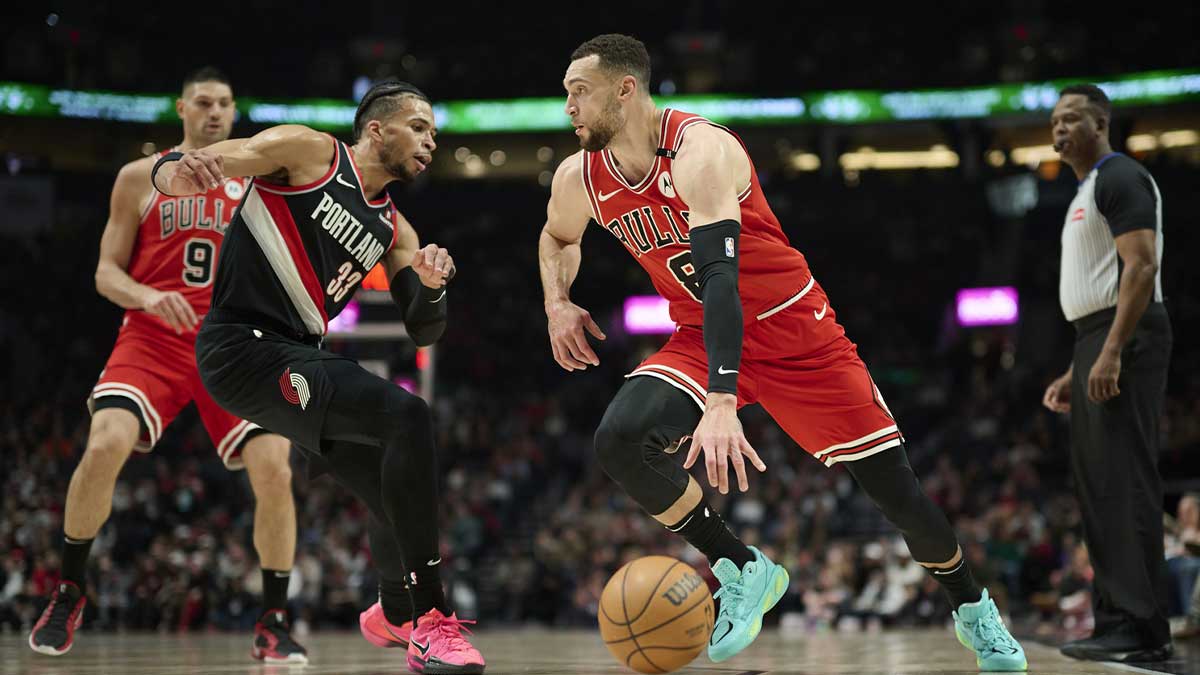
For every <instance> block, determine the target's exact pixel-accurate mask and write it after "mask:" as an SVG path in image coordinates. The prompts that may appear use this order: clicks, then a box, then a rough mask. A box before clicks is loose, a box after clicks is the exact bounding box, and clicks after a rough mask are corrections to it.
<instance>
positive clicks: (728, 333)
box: [688, 220, 742, 394]
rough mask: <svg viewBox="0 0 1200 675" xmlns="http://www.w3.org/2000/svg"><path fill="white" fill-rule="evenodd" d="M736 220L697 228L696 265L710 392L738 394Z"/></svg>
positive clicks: (739, 303)
mask: <svg viewBox="0 0 1200 675" xmlns="http://www.w3.org/2000/svg"><path fill="white" fill-rule="evenodd" d="M741 229H742V226H741V225H739V224H738V222H737V221H736V220H721V221H718V222H715V223H712V224H711V225H704V226H703V227H694V228H692V229H691V231H690V232H689V233H688V236H689V237H691V240H692V266H693V267H695V269H696V275H697V276H698V277H699V281H700V301H701V302H702V303H704V349H705V351H706V352H707V354H708V391H710V392H721V393H726V394H736V393H737V376H738V369H739V368H740V367H741V362H742V300H741V297H739V296H738V234H739V232H741Z"/></svg>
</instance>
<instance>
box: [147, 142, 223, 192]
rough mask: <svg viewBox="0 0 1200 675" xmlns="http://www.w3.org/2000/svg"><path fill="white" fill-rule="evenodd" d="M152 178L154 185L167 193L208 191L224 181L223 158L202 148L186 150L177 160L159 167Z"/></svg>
mask: <svg viewBox="0 0 1200 675" xmlns="http://www.w3.org/2000/svg"><path fill="white" fill-rule="evenodd" d="M154 180H155V185H154V187H156V188H158V190H159V192H163V193H165V194H168V195H173V196H182V195H195V194H200V193H202V192H208V191H209V190H211V189H213V188H215V187H217V186H218V185H220V184H221V183H224V182H225V159H224V158H223V157H221V156H220V155H215V154H213V153H211V152H208V151H206V150H204V149H203V148H199V149H196V150H188V151H187V152H185V153H183V157H182V158H180V159H179V160H177V161H174V162H168V163H167V164H166V165H165V166H163V167H162V168H160V169H159V170H158V173H157V174H156V175H155V176H154Z"/></svg>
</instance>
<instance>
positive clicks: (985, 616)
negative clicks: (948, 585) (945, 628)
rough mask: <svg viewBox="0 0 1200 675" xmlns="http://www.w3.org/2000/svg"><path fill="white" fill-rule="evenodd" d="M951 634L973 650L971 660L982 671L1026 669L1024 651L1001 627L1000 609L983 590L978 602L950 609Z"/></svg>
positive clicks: (1027, 665) (1005, 629) (1002, 626)
mask: <svg viewBox="0 0 1200 675" xmlns="http://www.w3.org/2000/svg"><path fill="white" fill-rule="evenodd" d="M954 634H955V635H957V636H958V641H959V642H961V643H962V644H963V646H964V647H966V648H967V649H970V650H971V651H973V652H975V663H976V665H978V666H979V669H980V670H983V671H989V672H991V671H1002V672H1012V671H1017V670H1026V669H1028V668H1029V664H1028V662H1027V661H1026V660H1025V650H1024V649H1021V645H1019V644H1017V641H1016V640H1015V639H1013V636H1012V635H1010V634H1009V632H1008V629H1007V628H1005V627H1004V619H1001V618H1000V610H998V609H996V603H995V602H993V601H992V599H991V598H990V597H988V592H987V589H986V588H985V589H983V597H982V598H980V599H979V602H970V603H963V604H961V605H959V606H958V611H957V612H954Z"/></svg>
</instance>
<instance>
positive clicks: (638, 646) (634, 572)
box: [599, 555, 713, 673]
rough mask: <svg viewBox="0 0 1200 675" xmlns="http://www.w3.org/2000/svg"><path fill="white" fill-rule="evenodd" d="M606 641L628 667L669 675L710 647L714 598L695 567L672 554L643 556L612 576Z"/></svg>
mask: <svg viewBox="0 0 1200 675" xmlns="http://www.w3.org/2000/svg"><path fill="white" fill-rule="evenodd" d="M599 617H600V637H601V638H603V639H604V645H605V646H606V647H608V651H610V652H612V655H613V656H615V657H616V658H617V660H618V661H620V662H621V664H622V665H624V666H626V667H628V668H631V669H633V670H636V671H637V672H639V673H669V672H671V671H673V670H678V669H679V668H682V667H684V666H686V665H687V664H689V663H691V661H692V659H694V658H696V655H697V654H699V653H700V652H701V651H703V650H704V647H705V646H706V645H707V644H708V638H709V635H711V634H712V628H713V599H712V594H711V593H709V592H708V585H707V584H705V583H704V579H702V578H701V577H700V575H699V574H697V573H696V570H695V569H694V568H692V566H691V565H689V564H687V563H685V562H682V561H679V560H676V559H674V558H668V557H666V556H659V555H655V556H647V557H645V558H638V559H637V560H634V561H632V562H630V563H628V564H626V565H625V566H624V567H622V568H621V569H619V570H617V573H616V574H614V575H612V578H610V579H609V580H608V583H607V584H606V585H605V586H604V592H603V593H602V594H601V595H600V611H599Z"/></svg>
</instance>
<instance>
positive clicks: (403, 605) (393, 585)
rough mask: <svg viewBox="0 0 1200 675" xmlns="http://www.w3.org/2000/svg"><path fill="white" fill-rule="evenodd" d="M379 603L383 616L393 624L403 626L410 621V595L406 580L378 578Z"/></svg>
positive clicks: (411, 613) (411, 604)
mask: <svg viewBox="0 0 1200 675" xmlns="http://www.w3.org/2000/svg"><path fill="white" fill-rule="evenodd" d="M379 604H380V606H382V607H383V618H385V619H387V621H388V623H390V624H392V625H393V626H403V625H404V624H405V623H406V622H408V621H412V620H413V619H415V618H416V617H414V616H413V602H412V595H411V594H410V593H409V590H408V582H407V581H389V580H387V579H380V580H379Z"/></svg>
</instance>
